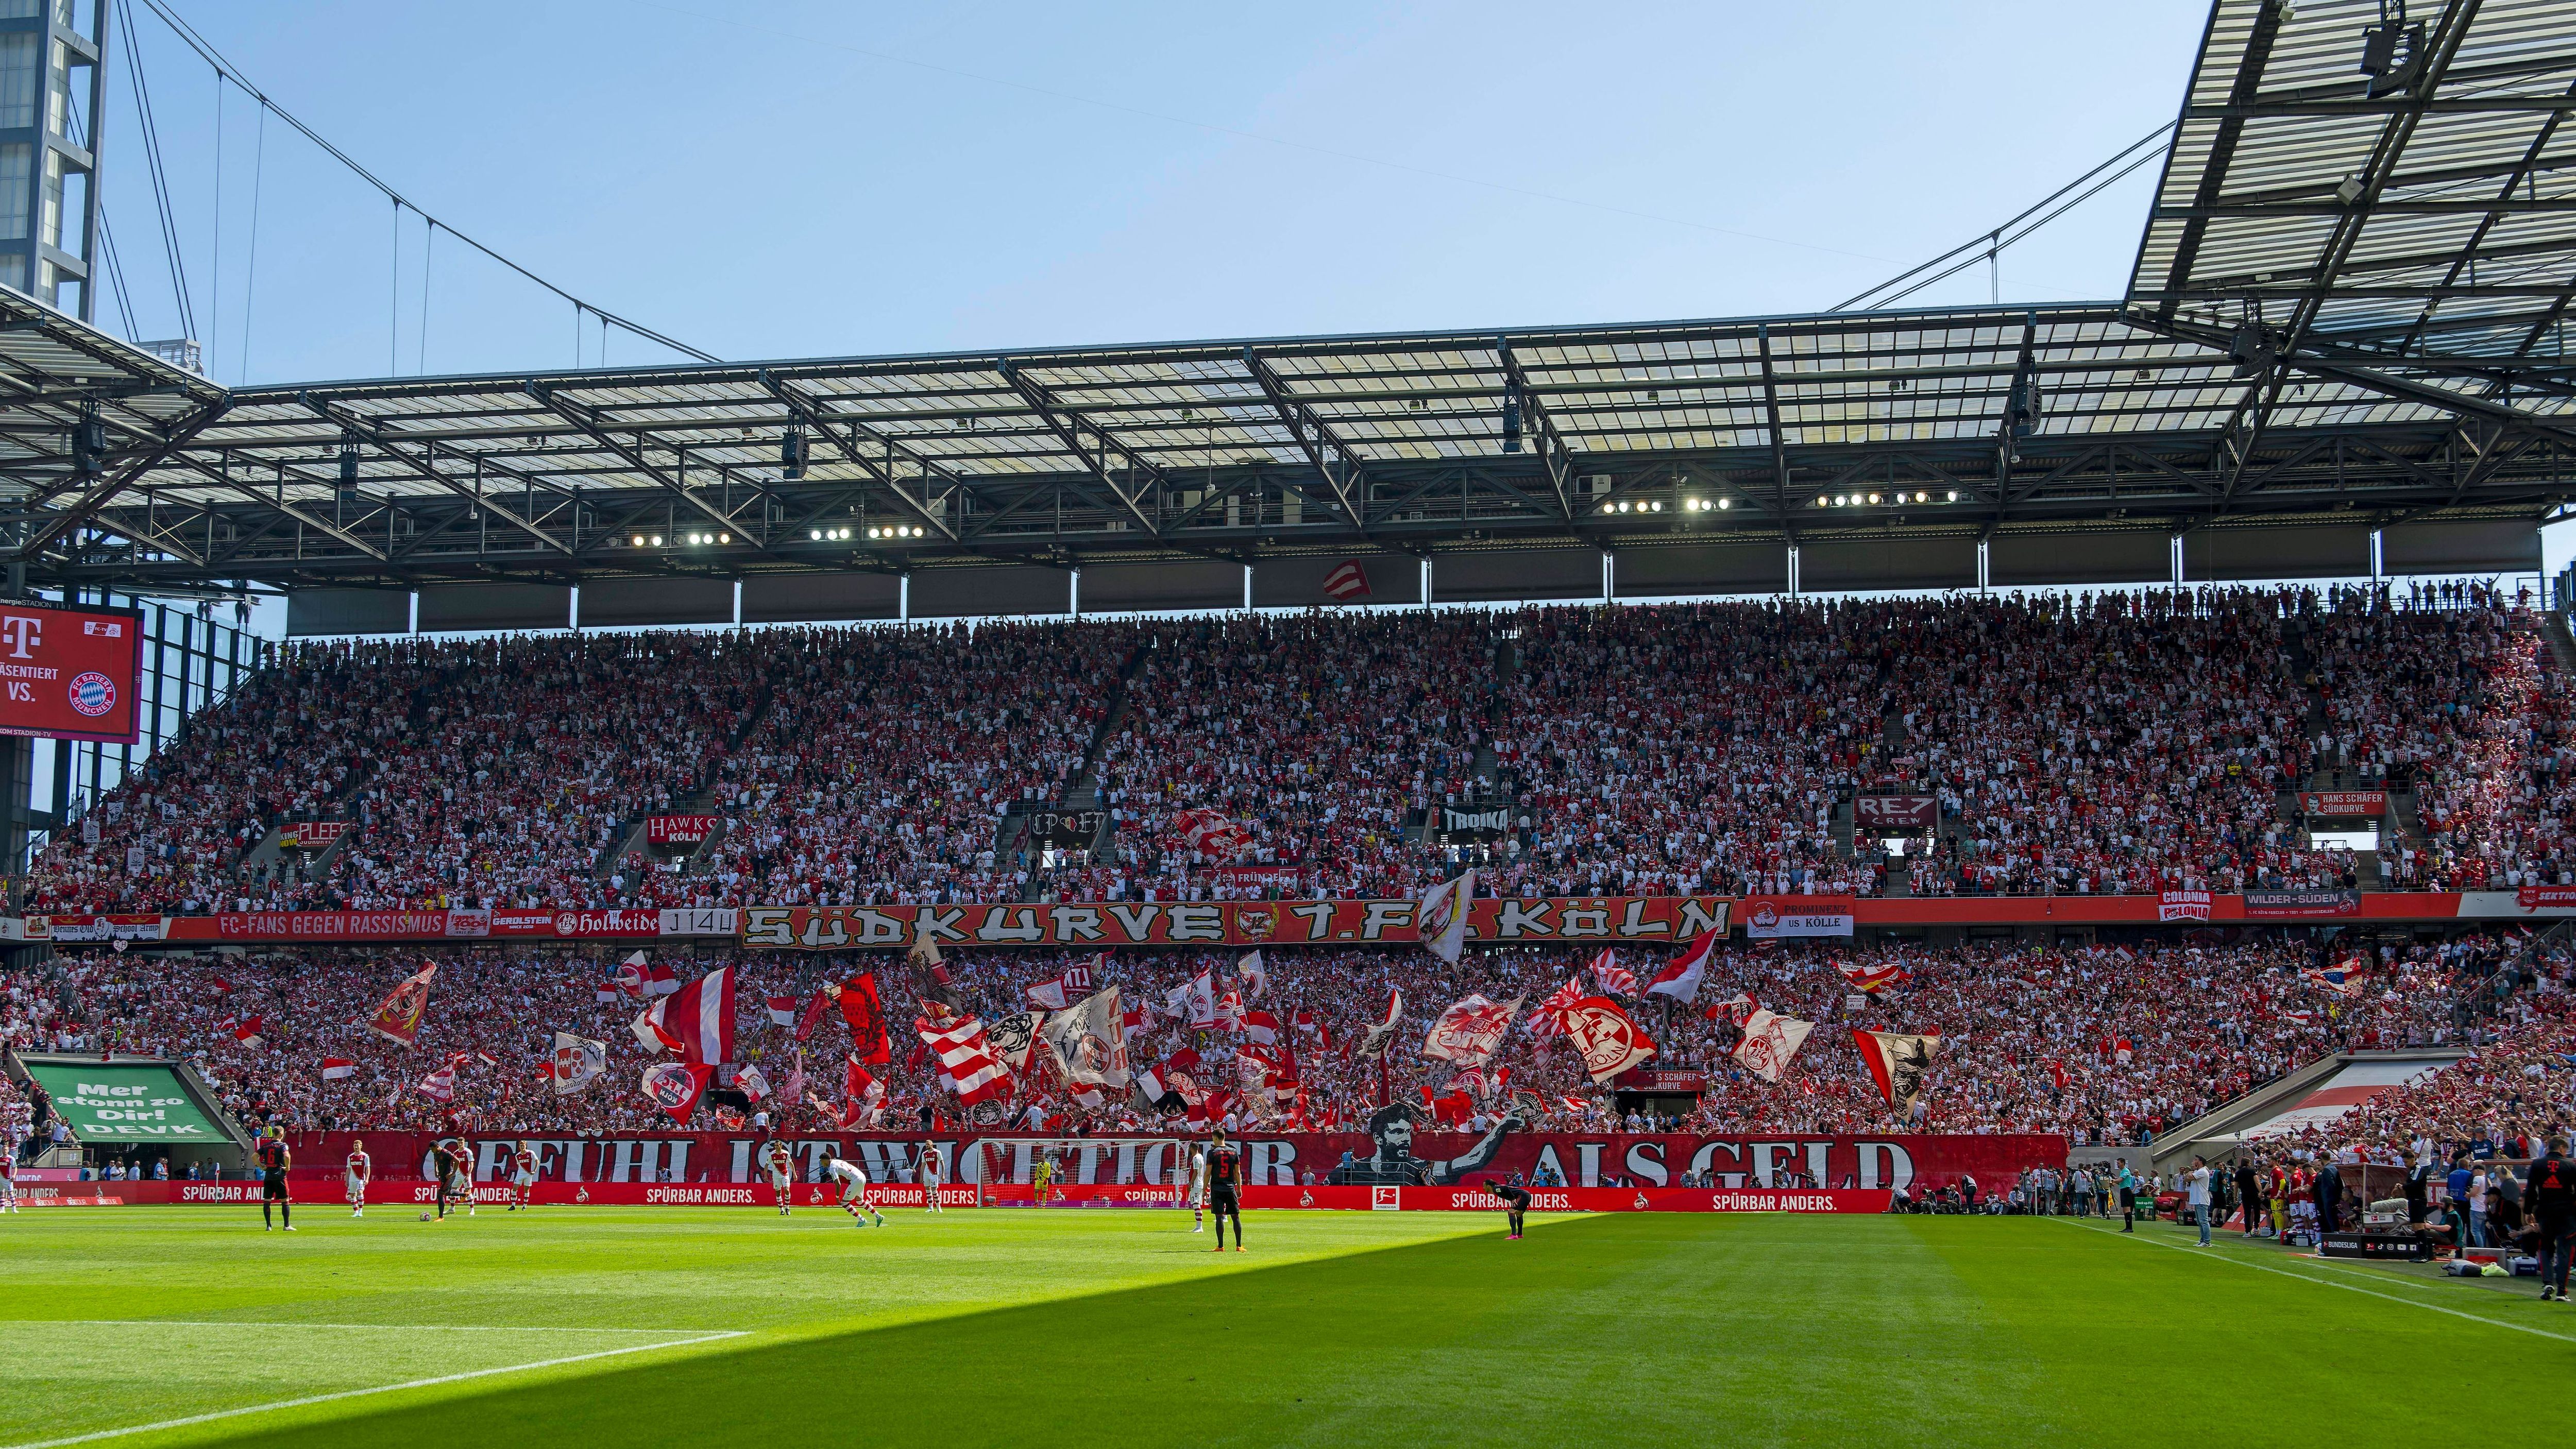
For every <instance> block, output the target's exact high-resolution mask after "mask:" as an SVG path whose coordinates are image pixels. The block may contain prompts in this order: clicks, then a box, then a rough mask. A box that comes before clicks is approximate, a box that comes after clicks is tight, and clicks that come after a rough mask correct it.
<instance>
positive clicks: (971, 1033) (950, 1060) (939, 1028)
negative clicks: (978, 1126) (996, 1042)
mask: <svg viewBox="0 0 2576 1449" xmlns="http://www.w3.org/2000/svg"><path fill="white" fill-rule="evenodd" d="M912 1029H913V1031H914V1032H916V1033H917V1034H919V1036H920V1037H921V1042H922V1045H924V1046H926V1047H928V1048H930V1050H931V1052H932V1053H933V1054H935V1055H936V1056H937V1057H938V1058H939V1076H940V1082H941V1085H943V1086H945V1087H947V1088H948V1089H949V1090H950V1091H953V1092H955V1093H956V1094H957V1100H958V1101H960V1102H965V1103H968V1104H970V1105H971V1104H973V1103H976V1102H993V1101H999V1100H1001V1099H1002V1098H1004V1097H1007V1096H1009V1095H1010V1094H1011V1069H1010V1068H1008V1067H1006V1066H1003V1065H1002V1061H1001V1058H999V1057H997V1056H995V1055H994V1054H993V1044H992V1042H991V1041H990V1040H988V1039H987V1038H986V1037H985V1035H984V1023H983V1022H981V1021H979V1020H977V1019H976V1018H974V1017H971V1016H969V1017H964V1018H961V1019H959V1020H956V1021H952V1022H945V1023H942V1024H939V1025H936V1026H934V1025H932V1024H931V1023H930V1022H929V1021H928V1020H927V1019H923V1020H917V1021H915V1022H913V1024H912Z"/></svg>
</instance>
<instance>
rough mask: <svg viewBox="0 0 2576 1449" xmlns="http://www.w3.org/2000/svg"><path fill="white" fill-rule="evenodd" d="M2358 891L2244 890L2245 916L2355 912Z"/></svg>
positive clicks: (2279, 918)
mask: <svg viewBox="0 0 2576 1449" xmlns="http://www.w3.org/2000/svg"><path fill="white" fill-rule="evenodd" d="M2360 914H2361V892H2359V891H2344V890H2313V891H2247V892H2246V893H2245V919H2247V920H2249V921H2286V920H2296V919H2300V918H2303V917H2311V916H2357V915H2360Z"/></svg>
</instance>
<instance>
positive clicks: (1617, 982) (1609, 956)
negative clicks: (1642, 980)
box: [1588, 946, 1637, 996]
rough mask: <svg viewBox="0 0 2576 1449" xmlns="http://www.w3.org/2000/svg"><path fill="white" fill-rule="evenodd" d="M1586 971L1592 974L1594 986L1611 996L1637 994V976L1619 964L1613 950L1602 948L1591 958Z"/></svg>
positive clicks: (1616, 952)
mask: <svg viewBox="0 0 2576 1449" xmlns="http://www.w3.org/2000/svg"><path fill="white" fill-rule="evenodd" d="M1588 969H1589V970H1590V971H1591V972H1592V980H1593V982H1594V984H1596V985H1598V986H1599V987H1600V988H1601V989H1602V990H1604V991H1607V992H1609V993H1610V994H1611V995H1613V996H1634V995H1636V994H1637V974H1636V973H1635V972H1633V971H1630V970H1629V969H1628V968H1627V967H1625V966H1622V965H1620V964H1619V953H1618V951H1616V950H1615V949H1613V948H1611V947H1608V946H1604V947H1602V948H1601V950H1600V951H1599V952H1598V953H1597V954H1595V955H1594V956H1593V958H1592V964H1591V966H1590V967H1589V968H1588Z"/></svg>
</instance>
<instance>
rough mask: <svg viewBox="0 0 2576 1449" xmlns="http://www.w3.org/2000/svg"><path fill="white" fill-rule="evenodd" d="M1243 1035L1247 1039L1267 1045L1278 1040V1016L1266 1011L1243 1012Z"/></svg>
mask: <svg viewBox="0 0 2576 1449" xmlns="http://www.w3.org/2000/svg"><path fill="white" fill-rule="evenodd" d="M1243 1035H1244V1037H1245V1039H1247V1040H1249V1041H1255V1042H1259V1043H1260V1044H1261V1045H1263V1046H1269V1045H1271V1044H1273V1043H1275V1042H1277V1041H1278V1040H1279V1018H1277V1017H1275V1016H1272V1015H1271V1014H1270V1013H1269V1012H1266V1011H1247V1012H1245V1013H1244V1014H1243Z"/></svg>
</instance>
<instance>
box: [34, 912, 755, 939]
mask: <svg viewBox="0 0 2576 1449" xmlns="http://www.w3.org/2000/svg"><path fill="white" fill-rule="evenodd" d="M709 914H713V915H714V916H716V917H717V918H718V920H719V921H720V922H725V923H729V921H730V918H731V917H732V916H733V915H734V914H735V913H733V912H714V913H709V912H665V911H548V910H490V911H486V910H455V911H247V912H238V913H236V912H226V913H224V914H221V915H213V916H173V917H170V918H168V923H167V924H168V929H167V930H166V931H156V933H155V935H154V936H152V937H146V938H145V939H160V940H167V941H269V942H292V941H316V942H326V941H352V942H357V941H440V940H448V941H457V940H468V941H471V940H484V939H489V938H495V937H498V938H504V939H510V940H549V941H570V940H610V939H616V940H623V939H631V938H635V937H647V938H650V937H657V936H662V935H666V934H668V935H710V934H723V935H729V934H731V932H730V931H725V930H717V931H708V930H695V931H670V932H666V931H664V929H663V918H664V917H665V916H666V915H683V916H689V915H697V916H705V915H709ZM153 919H155V920H156V921H157V920H159V919H160V918H158V917H155V918H153ZM56 939H61V938H60V937H57V938H56ZM102 939H103V938H102Z"/></svg>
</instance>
